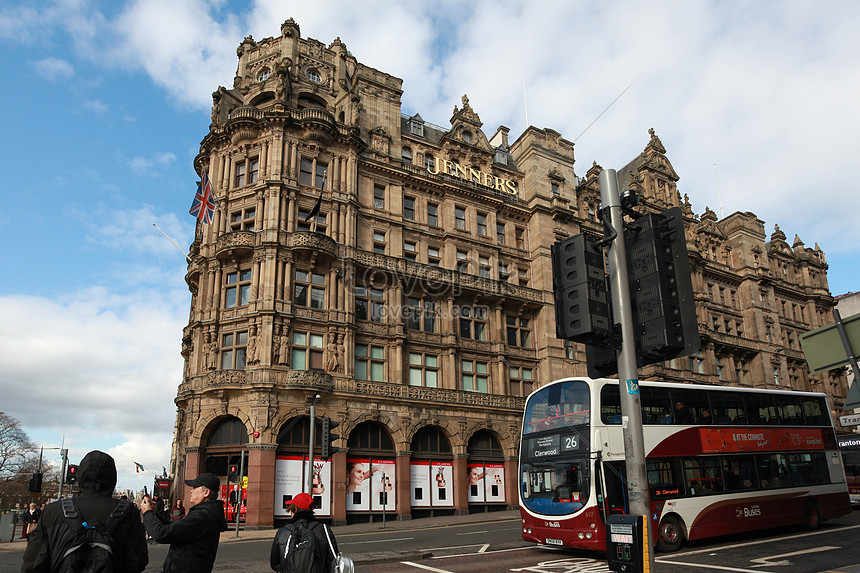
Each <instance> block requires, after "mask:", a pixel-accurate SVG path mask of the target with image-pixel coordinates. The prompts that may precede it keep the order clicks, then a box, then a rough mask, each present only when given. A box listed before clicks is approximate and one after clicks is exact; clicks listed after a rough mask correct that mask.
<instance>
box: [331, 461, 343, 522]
mask: <svg viewBox="0 0 860 573" xmlns="http://www.w3.org/2000/svg"><path fill="white" fill-rule="evenodd" d="M331 519H332V525H346V452H345V451H340V452H337V453H336V454H333V455H332V457H331Z"/></svg>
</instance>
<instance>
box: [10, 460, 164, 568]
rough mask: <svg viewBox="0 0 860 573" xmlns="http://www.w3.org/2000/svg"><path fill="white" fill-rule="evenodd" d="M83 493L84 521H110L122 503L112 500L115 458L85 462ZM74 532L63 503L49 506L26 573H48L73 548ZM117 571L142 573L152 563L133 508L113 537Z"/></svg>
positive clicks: (26, 553)
mask: <svg viewBox="0 0 860 573" xmlns="http://www.w3.org/2000/svg"><path fill="white" fill-rule="evenodd" d="M78 484H79V485H80V489H81V494H80V495H79V496H78V497H76V498H75V503H76V504H77V507H78V511H79V512H80V513H81V517H82V518H83V520H84V521H90V522H92V521H101V522H105V523H106V522H107V520H108V517H109V516H110V514H111V512H112V511H113V509H114V508H115V507H116V506H117V504H119V500H118V499H114V498H113V497H111V495H112V494H113V490H114V487H115V486H116V465H115V464H114V461H113V458H112V457H110V456H109V455H107V454H105V453H103V452H98V451H95V452H90V453H89V454H87V455H86V456H84V459H83V460H82V461H81V464H80V467H79V471H78ZM72 535H73V534H72V531H71V529H69V527H68V524H67V522H66V518H65V517H64V516H63V506H62V503H61V502H59V501H55V502H54V503H50V504H48V505H47V506H46V507H45V511H44V512H43V513H42V517H41V519H40V520H39V523H38V525H36V529H35V530H34V531H33V533H31V534H30V542H29V544H28V545H27V550H26V551H24V563H23V565H22V566H21V571H22V573H30V572H33V573H37V572H38V573H48V572H50V571H51V568H52V566H53V565H54V564H55V562H58V561H59V559H60V557H62V554H63V553H64V552H65V550H66V549H68V547H69V546H70V542H71V540H72ZM111 539H112V542H113V545H112V550H113V554H114V556H115V557H116V564H117V571H120V572H125V573H140V572H141V571H143V570H144V569H145V568H146V565H147V563H149V554H148V553H147V550H146V536H145V535H144V531H143V525H142V524H141V523H140V513H139V512H138V511H137V509H135V507H134V506H131V507H130V508H129V510H128V511H127V512H126V514H125V516H124V518H123V520H122V522H121V523H120V524H119V526H118V527H117V528H116V529H115V530H114V532H113V535H112V536H111Z"/></svg>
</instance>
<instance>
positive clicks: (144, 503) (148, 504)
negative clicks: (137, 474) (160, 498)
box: [140, 495, 155, 513]
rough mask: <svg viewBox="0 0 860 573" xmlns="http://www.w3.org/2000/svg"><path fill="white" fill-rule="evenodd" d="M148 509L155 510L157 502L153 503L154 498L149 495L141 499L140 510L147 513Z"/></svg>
mask: <svg viewBox="0 0 860 573" xmlns="http://www.w3.org/2000/svg"><path fill="white" fill-rule="evenodd" d="M147 511H155V504H154V503H152V498H151V497H149V496H148V495H145V496H143V499H142V500H140V512H141V513H146V512H147Z"/></svg>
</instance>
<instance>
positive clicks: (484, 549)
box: [478, 543, 490, 553]
mask: <svg viewBox="0 0 860 573" xmlns="http://www.w3.org/2000/svg"><path fill="white" fill-rule="evenodd" d="M489 548H490V544H489V543H487V544H486V545H484V546H483V547H481V548H480V549H478V553H485V552H486V551H487V549H489Z"/></svg>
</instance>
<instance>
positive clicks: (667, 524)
mask: <svg viewBox="0 0 860 573" xmlns="http://www.w3.org/2000/svg"><path fill="white" fill-rule="evenodd" d="M683 542H684V525H683V523H681V520H680V519H678V518H677V517H674V516H672V515H667V516H666V517H664V518H663V521H661V522H660V527H659V529H658V530H657V550H658V551H662V552H663V553H672V552H673V551H677V550H678V549H680V548H681V544H682V543H683Z"/></svg>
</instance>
